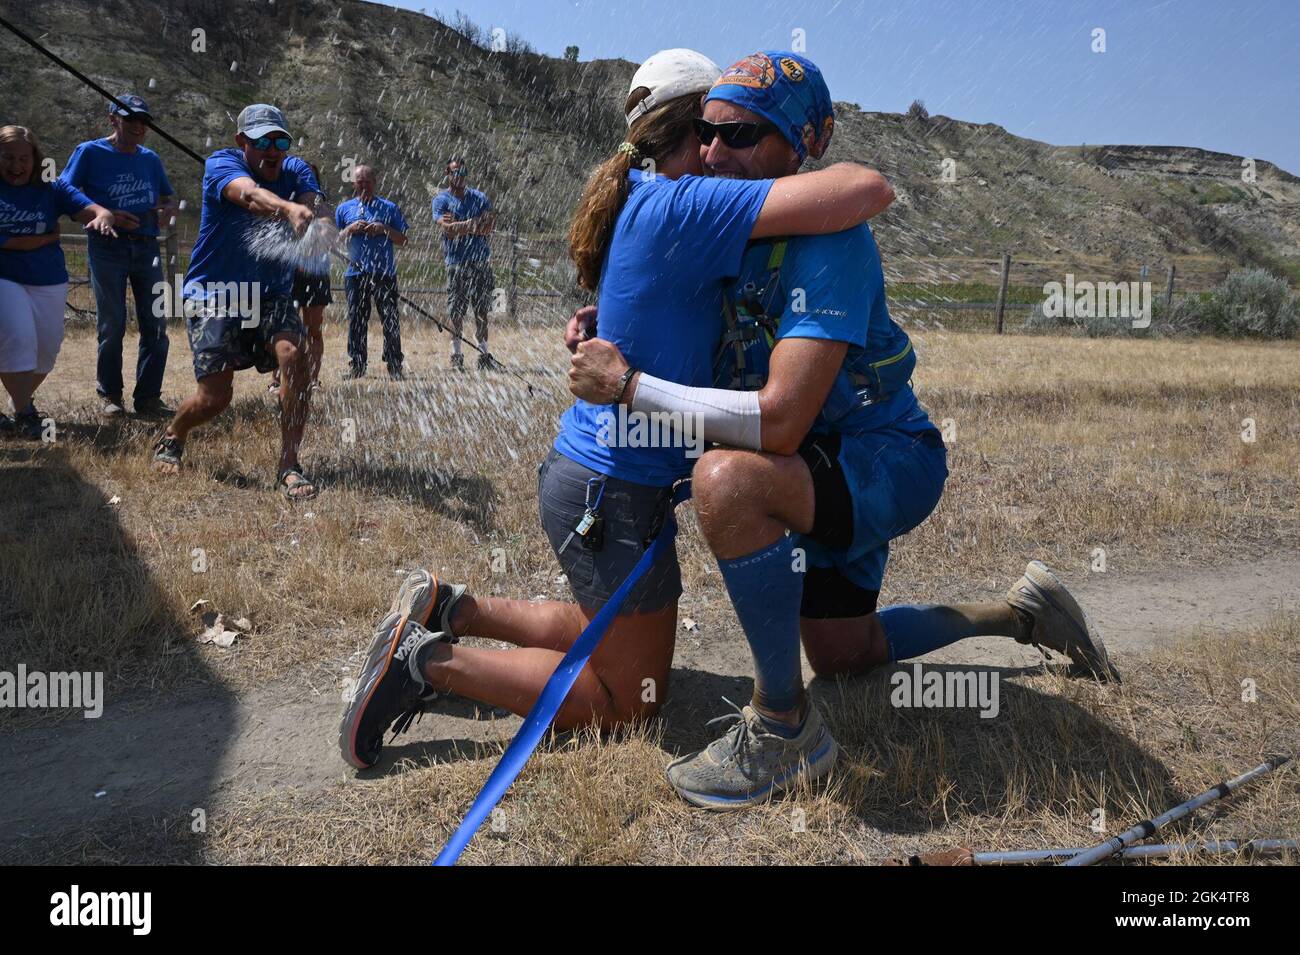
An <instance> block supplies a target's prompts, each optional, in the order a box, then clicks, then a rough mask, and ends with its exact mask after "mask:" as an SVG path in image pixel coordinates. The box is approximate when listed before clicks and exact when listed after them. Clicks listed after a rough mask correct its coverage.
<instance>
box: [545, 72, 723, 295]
mask: <svg viewBox="0 0 1300 955" xmlns="http://www.w3.org/2000/svg"><path fill="white" fill-rule="evenodd" d="M649 95H650V90H649V89H648V88H646V87H644V86H638V87H637V88H636V89H635V90H633V91H632V94H631V95H630V96H629V97H628V99H627V106H626V110H631V109H632V108H633V107H634V106H636V104H637V103H639V102H641V101H642V100H643V99H645V98H646V97H647V96H649ZM626 110H625V111H626ZM699 116H700V94H699V93H688V94H687V95H685V96H679V97H677V98H676V99H672V100H669V101H668V102H667V103H664V104H663V105H662V106H660V107H657V108H656V109H653V110H651V111H650V112H648V113H646V114H645V115H644V116H641V117H639V118H638V119H637V120H636V122H634V123H633V124H632V125H631V127H630V128H629V129H628V131H627V141H626V142H624V143H622V144H620V145H619V147H618V150H617V151H616V152H615V153H614V155H613V156H611V157H610V158H608V159H606V160H605V161H604V162H602V163H601V164H600V165H599V166H597V167H596V168H595V169H594V170H593V171H592V173H591V175H590V176H589V177H588V179H587V185H586V188H585V189H583V192H582V198H581V199H580V200H578V207H577V209H576V210H574V213H573V222H572V223H571V224H570V226H569V258H571V259H572V260H573V264H574V265H576V266H577V267H578V284H579V285H580V286H581V287H582V288H584V289H587V290H588V291H593V292H594V291H595V290H596V287H597V286H598V285H599V284H600V268H601V265H602V264H603V263H604V261H605V253H606V252H607V251H608V249H609V243H610V240H611V239H612V238H613V236H614V224H615V223H616V222H617V221H618V214H619V213H620V212H621V211H622V210H623V203H625V202H626V201H627V193H628V185H627V174H628V172H629V171H630V170H632V169H639V168H641V163H642V162H643V161H644V160H646V159H649V160H651V161H653V162H655V163H660V162H662V161H663V160H664V159H665V158H666V157H667V156H668V155H670V154H671V153H672V152H673V151H674V150H675V149H677V147H678V146H680V145H681V142H682V140H683V139H684V138H685V137H686V136H688V135H692V134H693V130H692V123H693V122H694V121H695V120H696V119H698V118H699Z"/></svg>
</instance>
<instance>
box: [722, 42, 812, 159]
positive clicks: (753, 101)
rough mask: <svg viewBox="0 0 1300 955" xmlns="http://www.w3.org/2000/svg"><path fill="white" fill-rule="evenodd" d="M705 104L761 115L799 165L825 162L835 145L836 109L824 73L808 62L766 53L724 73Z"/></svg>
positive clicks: (753, 55) (795, 56)
mask: <svg viewBox="0 0 1300 955" xmlns="http://www.w3.org/2000/svg"><path fill="white" fill-rule="evenodd" d="M706 100H725V101H726V102H729V103H735V104H736V105H737V106H739V107H741V108H742V109H747V110H749V111H751V112H754V113H758V114H759V115H760V116H762V117H764V118H765V119H767V120H769V121H770V122H771V123H772V124H773V125H775V126H776V128H777V129H778V130H780V132H781V135H782V136H784V137H785V138H786V141H787V142H789V143H790V145H791V146H792V147H794V151H795V152H796V153H798V155H799V159H800V161H803V160H804V159H807V158H808V157H809V156H811V157H812V158H813V159H820V158H821V157H822V156H824V155H825V154H826V148H827V147H828V146H829V145H830V144H831V134H832V132H833V131H834V130H835V108H834V106H832V104H831V92H830V90H829V89H828V88H827V87H826V81H825V80H824V79H822V71H821V70H819V69H818V68H817V66H816V65H815V64H814V63H813V62H812V61H811V60H809V59H808V58H807V57H805V56H800V55H799V54H798V53H791V52H789V51H787V50H762V51H760V52H758V53H751V54H750V55H749V56H747V57H745V58H744V59H742V60H737V61H736V62H735V63H733V64H731V66H729V67H727V68H726V69H725V70H723V71H722V75H721V76H720V77H718V81H717V82H716V83H714V84H713V88H712V89H711V90H709V95H708V96H707V97H706Z"/></svg>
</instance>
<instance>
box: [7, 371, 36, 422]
mask: <svg viewBox="0 0 1300 955" xmlns="http://www.w3.org/2000/svg"><path fill="white" fill-rule="evenodd" d="M44 380H45V375H44V374H42V373H38V372H35V371H6V372H0V381H3V383H4V386H5V391H7V392H9V397H10V398H11V399H12V400H13V403H14V414H22V413H23V412H24V411H26V410H27V406H28V405H29V404H31V402H32V395H34V394H36V389H37V388H39V387H40V386H41V382H42V381H44Z"/></svg>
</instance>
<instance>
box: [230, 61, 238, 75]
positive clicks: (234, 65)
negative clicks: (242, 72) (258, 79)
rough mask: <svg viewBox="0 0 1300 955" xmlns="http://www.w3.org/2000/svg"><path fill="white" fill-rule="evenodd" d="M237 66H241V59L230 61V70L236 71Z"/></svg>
mask: <svg viewBox="0 0 1300 955" xmlns="http://www.w3.org/2000/svg"><path fill="white" fill-rule="evenodd" d="M237 66H239V61H238V60H231V61H230V72H231V73H233V72H235V68H236V67H237Z"/></svg>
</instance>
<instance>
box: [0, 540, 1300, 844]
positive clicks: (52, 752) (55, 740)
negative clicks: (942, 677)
mask: <svg viewBox="0 0 1300 955" xmlns="http://www.w3.org/2000/svg"><path fill="white" fill-rule="evenodd" d="M1073 589H1074V592H1075V593H1076V594H1077V595H1078V597H1079V598H1080V602H1081V603H1082V604H1083V606H1084V607H1085V608H1087V610H1088V612H1089V613H1090V615H1092V617H1093V619H1094V621H1095V622H1096V624H1097V626H1098V628H1099V629H1100V631H1101V633H1102V634H1103V636H1104V638H1105V640H1106V642H1107V645H1108V647H1109V648H1110V649H1111V651H1112V654H1113V655H1114V656H1115V657H1116V658H1117V660H1118V662H1119V665H1120V668H1121V670H1123V669H1124V668H1126V667H1127V668H1131V667H1134V666H1137V665H1139V661H1140V659H1141V656H1142V655H1143V654H1144V653H1145V652H1147V651H1149V650H1150V649H1151V648H1153V647H1155V646H1157V645H1160V644H1163V643H1167V642H1169V641H1171V640H1173V639H1175V638H1176V637H1178V636H1180V635H1184V634H1187V633H1189V632H1192V631H1194V630H1196V629H1198V628H1204V629H1206V630H1208V631H1210V632H1228V631H1231V630H1238V629H1242V628H1246V627H1250V626H1254V625H1257V624H1261V623H1264V622H1266V621H1267V620H1268V619H1269V618H1270V617H1271V616H1272V615H1273V614H1275V613H1277V612H1278V611H1279V610H1284V609H1296V608H1297V607H1300V554H1293V553H1286V554H1278V555H1274V556H1272V557H1268V558H1264V559H1260V560H1256V561H1253V562H1249V563H1233V564H1228V565H1225V566H1221V567H1204V568H1197V569H1187V568H1180V569H1176V570H1171V571H1168V572H1158V573H1152V574H1143V575H1131V574H1130V575H1126V576H1122V577H1121V576H1118V575H1113V576H1108V577H1103V576H1101V575H1097V576H1095V577H1093V578H1090V579H1089V580H1087V581H1083V582H1081V583H1079V584H1078V585H1076V586H1074V588H1073ZM692 609H693V608H692V607H691V606H690V604H689V601H687V602H684V607H683V615H684V616H686V615H689V614H690V613H691V611H692ZM698 609H699V610H700V611H701V612H700V613H699V614H698V615H697V616H698V618H699V619H701V624H702V629H701V630H700V631H699V632H695V633H684V634H683V635H682V637H681V639H680V641H679V644H678V653H677V659H676V661H675V662H676V666H675V669H674V675H673V680H674V694H673V703H671V704H670V705H669V707H667V708H666V709H665V712H664V719H665V725H666V726H667V727H669V728H670V730H671V732H669V733H668V734H667V735H668V736H669V737H670V738H676V740H677V742H678V743H679V744H680V745H687V744H690V743H692V742H694V740H693V735H694V734H696V733H697V732H699V729H698V728H699V726H700V723H701V722H702V719H703V717H704V716H706V715H716V714H715V713H713V710H714V709H716V704H717V699H718V697H719V696H720V695H722V694H723V693H726V694H727V695H729V696H730V695H731V694H733V693H738V692H747V691H748V677H749V674H750V666H749V659H748V653H747V650H746V648H745V645H744V641H743V639H742V638H741V636H740V633H739V630H738V629H737V628H736V625H735V623H734V619H733V618H730V615H729V614H723V613H722V611H721V610H720V609H719V608H717V607H710V608H709V611H708V612H707V613H705V612H704V608H702V607H701V608H698ZM715 621H716V622H715ZM927 659H929V660H933V661H934V662H945V663H956V662H961V663H967V664H974V665H991V666H1002V667H1017V666H1025V665H1034V664H1036V663H1037V662H1038V660H1039V655H1038V653H1037V651H1035V650H1033V649H1031V648H1026V647H1021V646H1019V645H1017V644H1014V643H1012V642H1011V641H1008V640H1004V639H996V638H981V639H978V640H970V641H966V642H964V643H962V644H960V645H956V646H953V647H949V648H946V649H945V650H942V651H939V652H937V653H935V654H932V655H931V656H930V657H929V658H927ZM343 669H344V662H343V661H340V662H339V663H338V664H336V665H335V667H334V668H333V670H332V671H330V672H331V673H333V674H341V673H342V672H343ZM348 669H349V670H350V669H351V668H350V667H348ZM313 684H314V686H313ZM732 698H733V699H735V698H736V697H734V696H733V697H732ZM124 710H125V711H119V713H117V714H113V713H112V711H111V710H110V711H109V712H108V713H107V714H106V716H107V717H108V718H105V719H98V720H83V719H67V720H63V721H61V722H58V723H53V724H43V725H39V726H33V727H28V728H25V729H20V730H17V731H15V732H13V733H10V734H8V735H6V736H5V737H4V738H3V739H0V779H3V781H4V782H3V788H4V790H5V793H4V797H3V799H0V851H2V850H4V849H5V848H6V847H7V846H12V845H13V844H14V843H15V842H20V843H21V842H28V840H31V839H36V838H40V837H42V836H43V835H50V834H54V833H57V832H59V831H62V830H66V829H69V828H72V827H78V828H79V827H81V826H83V825H88V824H89V825H94V824H105V825H110V824H112V823H113V822H114V821H116V820H118V819H120V818H122V817H124V816H127V815H138V814H141V813H149V814H154V815H159V816H167V817H173V818H175V819H176V820H177V821H178V822H184V823H185V824H187V825H188V821H189V819H190V817H191V813H192V811H193V810H194V809H196V808H203V809H211V808H212V807H213V806H215V805H217V804H219V802H220V801H221V799H222V797H223V796H225V795H228V794H230V793H232V792H236V791H249V790H252V791H265V790H269V789H274V788H278V787H299V788H304V789H309V790H317V789H321V788H324V787H327V786H329V785H331V784H334V783H339V782H343V781H345V780H348V779H357V778H358V777H355V776H354V775H353V774H352V772H351V771H350V770H349V769H348V768H347V767H345V766H344V764H343V763H342V761H341V760H340V758H339V756H338V753H337V751H336V748H335V733H336V730H337V725H338V719H339V714H340V711H341V702H340V690H339V688H338V686H337V685H331V677H330V676H329V675H326V676H325V677H324V678H320V677H318V676H316V675H313V676H312V677H311V678H309V679H303V678H302V677H301V675H298V678H296V679H295V680H293V681H291V682H285V683H281V684H276V685H272V686H267V687H264V688H261V689H258V690H256V691H254V692H252V693H250V694H247V695H246V696H244V697H242V698H238V697H235V696H234V695H232V694H217V695H214V694H212V692H211V691H208V692H207V693H206V694H194V695H191V696H188V697H186V698H183V699H179V700H175V701H172V702H169V703H167V704H165V705H162V706H143V705H142V706H139V707H137V708H135V709H132V708H130V707H129V706H128V707H125V708H124ZM517 722H518V721H517V719H516V718H514V717H508V718H496V717H494V715H493V714H488V713H484V712H482V711H480V710H478V709H477V708H476V707H474V706H472V705H470V704H467V703H463V702H460V701H457V702H455V703H453V704H451V705H450V706H449V707H448V711H447V712H444V713H439V714H436V715H435V714H429V715H427V716H426V717H425V718H424V719H423V720H422V722H420V723H419V724H417V725H415V726H414V727H412V730H411V732H410V733H409V734H408V736H407V737H403V741H402V745H400V746H396V747H390V748H389V749H388V750H386V755H385V760H384V762H383V763H381V764H380V766H379V767H377V768H376V769H375V770H372V771H371V772H370V773H369V774H365V775H363V776H362V777H359V778H360V779H361V780H362V781H363V782H364V781H365V780H366V779H367V778H369V779H373V778H376V777H377V776H380V775H382V774H383V773H384V772H385V771H386V770H387V769H388V768H389V767H391V765H392V763H393V762H394V761H395V760H397V759H400V758H402V757H403V756H414V757H417V758H422V757H427V756H435V757H440V758H442V757H450V756H452V755H454V754H455V753H456V752H457V751H458V750H459V751H461V752H466V751H472V749H473V746H474V744H475V743H476V742H481V741H491V740H496V739H502V738H505V737H507V736H508V734H509V733H510V732H511V731H512V730H513V729H514V727H515V726H516V725H517ZM29 845H30V843H29Z"/></svg>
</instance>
